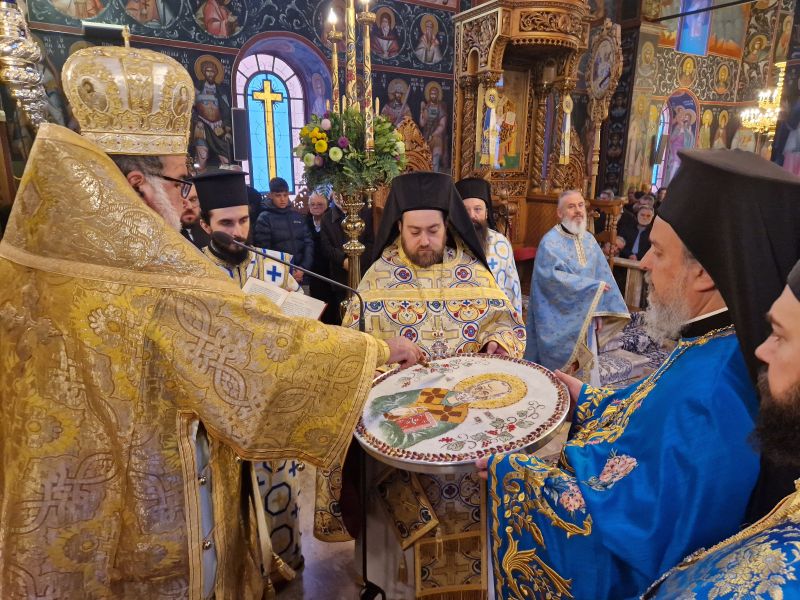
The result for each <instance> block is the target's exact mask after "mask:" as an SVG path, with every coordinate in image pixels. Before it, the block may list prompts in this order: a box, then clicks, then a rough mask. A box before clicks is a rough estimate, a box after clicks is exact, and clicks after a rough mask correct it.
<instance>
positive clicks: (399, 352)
mask: <svg viewBox="0 0 800 600" xmlns="http://www.w3.org/2000/svg"><path fill="white" fill-rule="evenodd" d="M386 345H388V346H389V360H388V361H386V362H387V363H388V364H390V365H391V364H394V363H399V365H400V368H401V369H407V368H408V367H413V366H414V365H415V364H417V363H418V362H419V361H420V359H422V357H423V356H424V354H423V353H422V349H421V348H420V347H419V346H417V345H416V344H415V343H414V342H412V341H410V340H409V339H408V338H404V337H403V336H398V337H393V338H391V339H388V340H386Z"/></svg>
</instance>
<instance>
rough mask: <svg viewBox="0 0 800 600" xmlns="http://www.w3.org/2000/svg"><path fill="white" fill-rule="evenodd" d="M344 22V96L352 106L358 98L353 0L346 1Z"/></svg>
mask: <svg viewBox="0 0 800 600" xmlns="http://www.w3.org/2000/svg"><path fill="white" fill-rule="evenodd" d="M344 22H345V29H346V31H345V52H346V55H347V65H346V67H345V82H344V85H345V96H347V100H348V102H350V104H352V103H353V102H355V101H356V100H357V98H358V90H357V89H356V6H355V0H347V8H346V12H345V15H344Z"/></svg>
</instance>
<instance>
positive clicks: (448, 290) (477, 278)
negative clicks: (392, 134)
mask: <svg viewBox="0 0 800 600" xmlns="http://www.w3.org/2000/svg"><path fill="white" fill-rule="evenodd" d="M375 241H376V243H375V246H374V254H373V263H372V266H370V268H369V269H368V270H367V272H366V273H365V274H364V277H363V278H362V280H361V283H360V284H359V286H358V291H359V292H360V293H361V294H362V296H363V297H364V302H365V303H366V314H365V318H366V321H367V324H368V325H367V328H368V333H372V334H373V335H375V336H377V337H381V338H383V337H386V336H391V335H405V336H406V337H407V338H409V339H411V340H412V341H413V342H414V343H415V344H418V345H419V347H420V348H422V350H423V351H424V352H425V354H426V355H427V356H428V357H429V358H441V357H444V356H450V355H452V354H458V353H463V352H487V353H489V354H495V353H500V354H507V355H511V356H520V355H521V354H522V352H523V350H524V348H525V333H524V327H523V325H522V321H521V319H522V317H521V315H520V314H519V313H518V312H517V311H516V310H514V308H513V306H512V304H511V302H510V301H509V299H508V297H507V296H506V295H505V293H504V292H503V291H502V290H501V289H500V288H499V287H498V285H497V283H496V282H495V280H494V277H493V276H492V273H491V271H490V269H489V268H488V265H487V261H486V255H485V253H484V251H483V246H482V245H481V243H480V241H479V240H478V236H477V235H476V233H475V227H474V226H473V225H472V222H471V221H470V218H469V216H468V215H467V212H466V210H465V209H464V204H463V202H462V201H461V197H460V196H459V195H458V192H457V191H456V189H455V186H454V185H453V180H452V179H451V178H450V176H449V175H445V174H442V173H433V172H430V173H429V172H417V173H408V174H406V175H401V176H400V177H397V178H396V179H395V180H394V181H393V182H392V189H391V191H390V192H389V197H388V199H387V201H386V206H385V208H384V212H383V217H382V220H381V225H380V229H379V230H378V234H377V236H376V240H375ZM401 290H402V291H404V292H406V294H405V295H403V296H402V298H401V297H400V295H399V294H398V292H400V291H401ZM387 292H391V293H387ZM445 302H447V304H448V306H449V305H450V304H451V303H455V302H458V303H460V306H459V308H458V309H453V310H450V309H448V310H442V308H443V305H444V303H445ZM357 322H358V306H357V305H356V304H355V303H351V305H350V308H349V309H348V311H347V314H346V315H345V318H344V324H345V325H348V326H351V327H354V326H355V325H356V324H357ZM467 323H472V324H474V327H472V328H467V327H464V326H465V324H467ZM370 328H372V331H369V329H370ZM423 334H425V335H423ZM427 334H430V335H427Z"/></svg>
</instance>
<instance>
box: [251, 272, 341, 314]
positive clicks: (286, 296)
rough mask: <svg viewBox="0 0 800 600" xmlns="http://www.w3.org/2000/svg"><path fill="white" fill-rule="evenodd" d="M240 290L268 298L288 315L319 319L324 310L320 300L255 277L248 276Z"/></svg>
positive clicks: (323, 304)
mask: <svg viewBox="0 0 800 600" xmlns="http://www.w3.org/2000/svg"><path fill="white" fill-rule="evenodd" d="M242 291H243V292H244V293H245V294H259V295H261V296H264V297H265V298H269V299H270V300H272V301H273V302H274V303H275V304H277V305H278V308H280V309H281V312H283V314H285V315H287V316H290V317H307V318H309V319H319V318H320V316H321V315H322V311H324V310H325V306H327V305H326V304H325V303H324V302H323V301H322V300H317V299H316V298H312V297H311V296H306V295H305V294H300V293H297V292H288V291H286V290H284V289H283V288H280V287H278V286H277V285H274V284H272V283H267V282H266V281H261V280H260V279H256V278H255V277H250V278H249V279H248V280H247V281H246V282H245V284H244V286H243V287H242Z"/></svg>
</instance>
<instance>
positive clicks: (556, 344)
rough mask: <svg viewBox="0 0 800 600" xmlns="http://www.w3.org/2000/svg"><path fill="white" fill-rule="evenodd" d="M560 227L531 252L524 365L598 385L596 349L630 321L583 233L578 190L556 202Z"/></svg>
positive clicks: (594, 248)
mask: <svg viewBox="0 0 800 600" xmlns="http://www.w3.org/2000/svg"><path fill="white" fill-rule="evenodd" d="M557 213H558V218H559V220H560V223H559V224H558V225H556V226H555V227H553V228H552V229H551V230H550V231H548V232H547V233H546V234H545V235H544V237H542V240H541V242H539V246H538V248H537V250H536V261H535V263H534V271H533V279H532V281H531V294H530V298H531V299H530V304H529V306H528V319H527V327H528V343H527V347H526V348H525V359H526V360H529V361H531V362H535V363H538V364H540V365H542V366H544V367H547V368H548V369H551V370H552V369H561V370H562V371H565V372H567V373H572V374H575V375H576V376H577V377H579V378H580V379H582V380H583V381H590V382H591V383H592V384H593V385H599V384H600V376H599V369H598V365H597V354H598V348H600V347H602V346H603V345H605V344H606V343H607V342H608V341H609V340H610V339H612V338H613V337H614V336H615V335H617V334H618V333H619V332H620V331H621V330H622V328H623V327H624V326H625V323H627V322H628V320H629V318H630V315H629V313H628V310H627V308H626V306H625V301H624V300H623V299H622V294H620V291H619V288H618V287H617V285H616V283H615V282H614V276H613V275H612V273H611V269H610V268H609V266H608V262H607V261H606V258H605V256H604V255H603V251H602V250H601V249H600V246H599V245H598V244H597V242H596V241H595V239H594V237H593V236H592V234H591V233H588V232H587V231H586V204H585V202H584V199H583V196H582V195H581V193H580V192H578V191H577V190H568V191H565V192H562V194H561V195H560V196H559V197H558V208H557Z"/></svg>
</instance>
